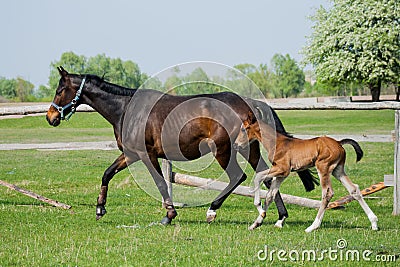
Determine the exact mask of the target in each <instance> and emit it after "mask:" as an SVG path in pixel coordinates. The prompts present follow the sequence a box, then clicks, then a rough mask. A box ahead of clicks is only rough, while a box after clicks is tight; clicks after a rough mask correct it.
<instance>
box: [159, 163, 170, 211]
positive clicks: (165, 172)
mask: <svg viewBox="0 0 400 267" xmlns="http://www.w3.org/2000/svg"><path fill="white" fill-rule="evenodd" d="M161 170H162V173H163V176H164V179H165V182H166V183H167V187H168V194H169V196H170V197H171V201H173V199H172V183H173V177H172V163H171V161H170V160H167V159H162V163H161ZM162 207H163V208H166V207H165V205H164V199H162Z"/></svg>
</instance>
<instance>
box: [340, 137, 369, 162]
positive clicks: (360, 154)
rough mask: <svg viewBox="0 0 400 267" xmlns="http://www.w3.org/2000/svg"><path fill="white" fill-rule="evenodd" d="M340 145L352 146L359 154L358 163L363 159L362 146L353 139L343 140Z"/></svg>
mask: <svg viewBox="0 0 400 267" xmlns="http://www.w3.org/2000/svg"><path fill="white" fill-rule="evenodd" d="M339 143H340V144H341V145H345V144H349V145H352V146H353V148H354V150H355V151H356V154H357V161H360V159H361V158H362V157H363V155H364V152H363V151H362V149H361V147H360V145H359V144H358V143H357V142H356V141H354V140H353V139H343V140H340V142H339Z"/></svg>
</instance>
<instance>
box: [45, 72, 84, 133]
mask: <svg viewBox="0 0 400 267" xmlns="http://www.w3.org/2000/svg"><path fill="white" fill-rule="evenodd" d="M57 69H58V72H59V73H60V76H61V78H60V81H59V83H58V87H57V90H56V94H55V96H54V99H53V102H52V103H51V106H50V108H49V110H48V111H47V114H46V119H47V121H48V123H49V124H50V125H52V126H58V125H59V124H60V121H61V120H63V119H68V118H69V117H70V116H71V115H72V114H73V113H74V112H75V108H76V107H77V105H78V103H77V102H78V101H79V97H80V94H81V91H82V88H83V85H84V83H85V78H84V77H83V76H80V75H75V74H69V73H68V72H67V71H66V70H64V68H63V67H58V68H57ZM66 114H67V115H66ZM65 115H66V116H65Z"/></svg>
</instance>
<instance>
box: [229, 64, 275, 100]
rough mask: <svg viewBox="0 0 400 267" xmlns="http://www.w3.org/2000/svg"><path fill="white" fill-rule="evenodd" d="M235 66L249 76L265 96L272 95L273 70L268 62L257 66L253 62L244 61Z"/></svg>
mask: <svg viewBox="0 0 400 267" xmlns="http://www.w3.org/2000/svg"><path fill="white" fill-rule="evenodd" d="M234 68H236V69H237V70H239V71H240V72H242V73H243V74H245V75H246V76H247V77H249V78H250V79H251V80H252V81H253V82H254V83H255V84H256V85H257V87H258V89H259V90H260V91H261V92H262V93H263V94H264V95H265V96H271V95H270V92H271V88H272V81H271V72H270V70H269V69H268V67H267V65H266V64H260V65H259V66H258V67H256V66H255V65H253V64H248V63H244V64H239V65H235V66H234Z"/></svg>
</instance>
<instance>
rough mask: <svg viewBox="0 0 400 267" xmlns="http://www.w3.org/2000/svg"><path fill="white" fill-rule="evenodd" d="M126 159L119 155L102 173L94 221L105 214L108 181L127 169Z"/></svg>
mask: <svg viewBox="0 0 400 267" xmlns="http://www.w3.org/2000/svg"><path fill="white" fill-rule="evenodd" d="M127 166H128V165H127V163H126V158H125V156H124V154H121V155H120V156H119V157H118V158H117V159H116V160H115V161H114V163H113V164H111V166H110V167H108V168H107V170H106V171H105V172H104V175H103V178H102V182H101V189H100V194H99V196H98V198H97V206H96V220H100V219H101V218H102V217H103V216H104V215H105V214H106V213H107V211H106V208H105V205H106V202H107V191H108V184H109V182H110V180H111V179H112V178H113V177H114V175H115V174H117V173H118V172H119V171H121V170H123V169H125V168H126V167H127Z"/></svg>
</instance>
